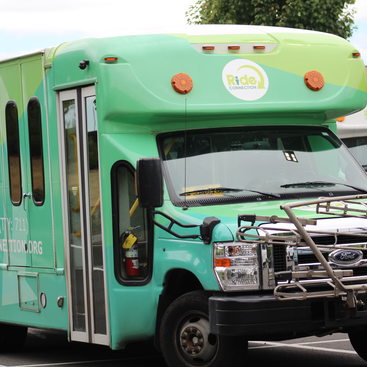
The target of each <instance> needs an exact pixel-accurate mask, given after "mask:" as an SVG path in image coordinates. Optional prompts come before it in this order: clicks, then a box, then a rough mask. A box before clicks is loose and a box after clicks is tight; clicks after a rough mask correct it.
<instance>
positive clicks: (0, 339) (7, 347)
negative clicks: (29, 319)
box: [0, 324, 28, 353]
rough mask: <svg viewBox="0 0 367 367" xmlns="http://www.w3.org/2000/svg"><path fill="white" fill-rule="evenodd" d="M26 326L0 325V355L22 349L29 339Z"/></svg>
mask: <svg viewBox="0 0 367 367" xmlns="http://www.w3.org/2000/svg"><path fill="white" fill-rule="evenodd" d="M27 332H28V328H27V327H25V326H17V325H8V324H0V353H4V352H16V351H18V350H19V349H21V348H22V347H23V345H24V343H25V341H26V338H27Z"/></svg>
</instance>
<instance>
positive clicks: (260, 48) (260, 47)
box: [252, 45, 265, 50]
mask: <svg viewBox="0 0 367 367" xmlns="http://www.w3.org/2000/svg"><path fill="white" fill-rule="evenodd" d="M252 48H253V49H254V50H265V46H260V45H254V46H253V47H252Z"/></svg>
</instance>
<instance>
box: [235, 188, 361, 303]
mask: <svg viewBox="0 0 367 367" xmlns="http://www.w3.org/2000/svg"><path fill="white" fill-rule="evenodd" d="M366 199H367V195H353V196H340V197H334V198H320V199H318V200H311V201H303V202H295V203H288V204H284V205H282V206H281V209H282V210H284V212H285V213H286V214H287V216H288V217H285V218H281V217H277V216H270V217H266V216H256V215H240V216H239V218H238V221H239V228H238V230H237V239H238V240H239V241H241V242H247V243H257V244H258V245H260V244H263V245H273V246H287V247H288V246H290V247H302V248H307V249H308V250H311V251H312V252H313V254H314V255H315V257H316V258H317V260H318V261H319V263H320V264H321V267H322V269H323V271H320V270H308V271H307V272H303V273H302V274H300V272H297V271H292V280H291V281H288V282H284V283H280V284H278V285H277V286H276V287H275V289H274V296H275V297H276V298H277V299H279V300H305V299H309V298H323V297H342V299H343V300H345V301H346V304H347V305H348V307H350V308H355V307H356V306H357V305H358V302H359V301H357V297H356V295H357V294H359V293H367V275H366V276H363V275H362V276H351V275H352V274H353V271H351V270H348V269H346V268H344V267H341V268H338V269H334V268H333V267H332V266H331V265H330V264H329V262H328V261H327V260H326V258H325V257H324V256H323V254H322V252H321V251H320V249H321V248H328V249H335V250H336V249H348V250H359V251H367V248H361V247H352V246H345V245H344V246H342V245H337V244H336V243H337V238H338V236H354V237H361V241H363V242H367V226H366V228H363V229H361V228H360V227H358V228H355V230H356V231H355V232H340V231H338V230H337V229H336V230H335V231H323V230H318V229H313V228H309V227H310V226H315V225H316V223H317V221H316V220H312V219H311V220H310V219H305V218H298V217H297V216H296V214H295V213H294V209H297V208H300V207H305V206H307V207H308V208H310V206H315V212H316V213H317V214H325V215H327V216H337V217H355V218H364V219H367V201H366ZM242 221H247V222H252V225H247V226H241V225H240V224H241V222H242ZM258 221H261V222H268V223H270V224H272V223H291V224H293V225H294V228H292V229H290V228H276V233H274V232H275V231H274V227H270V226H269V227H266V225H261V226H255V225H254V224H255V222H258ZM366 224H367V221H366ZM306 227H308V228H306ZM250 230H252V231H251V232H252V233H249V231H250ZM362 230H363V231H365V233H360V232H362ZM255 232H256V233H255ZM358 232H359V233H358ZM312 235H314V236H320V235H328V236H334V238H335V242H334V244H328V245H319V244H316V243H315V242H314V240H313V238H312ZM301 275H302V277H303V278H305V277H306V278H307V279H306V280H299V278H300V277H301Z"/></svg>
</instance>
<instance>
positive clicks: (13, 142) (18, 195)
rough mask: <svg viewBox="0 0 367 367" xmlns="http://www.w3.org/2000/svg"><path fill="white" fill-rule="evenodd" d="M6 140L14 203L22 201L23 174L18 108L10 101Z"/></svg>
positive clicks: (7, 106) (6, 113) (6, 112)
mask: <svg viewBox="0 0 367 367" xmlns="http://www.w3.org/2000/svg"><path fill="white" fill-rule="evenodd" d="M5 120H6V141H7V149H8V166H9V186H10V199H11V201H12V203H13V204H14V205H20V203H21V201H22V176H21V163H20V146H19V122H18V108H17V105H16V103H15V102H14V101H9V102H8V103H7V105H6V108H5Z"/></svg>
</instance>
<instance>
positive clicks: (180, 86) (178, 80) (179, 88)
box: [171, 73, 193, 94]
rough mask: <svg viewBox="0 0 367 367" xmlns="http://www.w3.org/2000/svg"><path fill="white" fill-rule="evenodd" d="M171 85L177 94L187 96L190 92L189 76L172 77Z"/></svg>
mask: <svg viewBox="0 0 367 367" xmlns="http://www.w3.org/2000/svg"><path fill="white" fill-rule="evenodd" d="M171 85H172V87H173V89H174V90H175V91H176V92H177V93H180V94H187V93H189V92H191V90H192V87H193V82H192V79H191V76H190V75H187V74H185V73H179V74H176V75H174V76H173V77H172V79H171Z"/></svg>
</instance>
